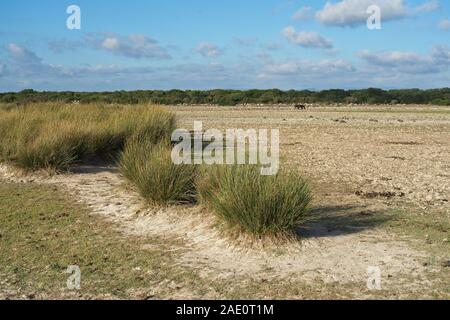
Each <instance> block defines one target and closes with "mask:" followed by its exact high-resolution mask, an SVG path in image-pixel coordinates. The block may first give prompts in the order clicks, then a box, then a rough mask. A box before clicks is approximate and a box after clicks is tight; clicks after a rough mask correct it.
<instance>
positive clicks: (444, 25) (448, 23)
mask: <svg viewBox="0 0 450 320" xmlns="http://www.w3.org/2000/svg"><path fill="white" fill-rule="evenodd" d="M439 28H440V29H442V30H450V20H449V19H444V20H442V21H441V22H439Z"/></svg>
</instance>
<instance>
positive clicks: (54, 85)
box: [0, 0, 450, 92]
mask: <svg viewBox="0 0 450 320" xmlns="http://www.w3.org/2000/svg"><path fill="white" fill-rule="evenodd" d="M373 4H375V5H377V6H378V8H379V9H380V12H381V30H369V29H368V28H367V23H366V21H367V18H368V17H369V15H370V14H368V13H367V12H366V9H367V8H368V7H369V6H370V5H373ZM69 5H77V6H78V7H79V8H80V9H81V29H80V30H69V29H68V28H67V27H66V20H67V18H68V17H69V14H67V13H66V9H67V7H68V6H69ZM448 86H450V4H449V3H448V1H438V0H410V1H407V0H333V1H330V2H328V3H327V2H326V1H306V0H303V1H283V0H278V1H277V0H239V1H238V0H227V1H225V0H223V1H219V0H214V1H213V0H191V1H185V0H184V1H183V0H166V1H149V0H147V1H144V0H131V1H122V0H110V1H106V0H95V1H92V0H89V1H88V0H72V1H60V0H58V1H56V0H53V1H52V0H41V1H31V0H29V1H24V0H15V1H1V2H0V91H2V92H4V91H18V90H22V89H24V88H33V89H36V90H73V91H97V90H100V91H103V90H132V89H172V88H178V89H212V88H230V89H251V88H261V89H264V88H280V89H327V88H344V89H349V88H365V87H380V88H410V87H419V88H435V87H448Z"/></svg>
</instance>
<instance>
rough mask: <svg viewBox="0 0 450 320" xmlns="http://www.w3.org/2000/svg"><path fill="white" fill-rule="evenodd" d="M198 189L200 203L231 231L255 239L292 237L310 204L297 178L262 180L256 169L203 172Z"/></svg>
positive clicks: (222, 168) (226, 168)
mask: <svg viewBox="0 0 450 320" xmlns="http://www.w3.org/2000/svg"><path fill="white" fill-rule="evenodd" d="M197 188H198V192H199V195H200V200H201V201H202V202H203V203H204V204H205V205H206V206H207V207H209V208H210V209H212V210H213V211H214V212H215V213H216V214H217V215H219V216H220V217H222V218H224V219H225V221H226V222H227V224H228V225H229V226H230V227H238V228H240V229H242V230H243V231H245V232H247V233H250V234H252V235H256V236H264V235H280V234H289V233H291V232H292V231H293V230H294V228H295V227H296V226H297V225H298V224H300V223H301V222H303V221H304V220H305V218H306V217H307V212H308V208H309V204H310V202H311V192H310V189H309V187H308V184H307V182H306V181H305V180H304V179H302V178H301V177H300V176H299V175H298V174H294V173H279V174H278V175H275V176H262V175H260V167H258V166H255V165H234V166H212V167H209V168H206V169H205V170H204V172H203V174H202V177H201V179H199V182H198V184H197Z"/></svg>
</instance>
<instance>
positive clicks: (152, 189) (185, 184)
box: [120, 139, 197, 205]
mask: <svg viewBox="0 0 450 320" xmlns="http://www.w3.org/2000/svg"><path fill="white" fill-rule="evenodd" d="M120 170H121V172H122V174H123V175H124V176H125V177H126V178H127V179H128V180H129V181H131V182H132V183H133V184H134V185H135V186H136V187H137V188H138V190H139V192H140V193H141V195H142V196H143V197H144V198H145V199H147V200H148V201H149V202H151V203H155V204H160V205H165V204H173V203H189V202H194V201H195V198H196V191H195V179H196V177H197V167H196V166H194V165H187V164H181V165H176V164H174V163H173V162H172V159H171V147H170V144H169V143H166V142H160V143H158V144H157V145H154V144H152V143H151V142H148V141H141V140H139V139H133V140H130V141H129V142H128V143H127V145H126V147H125V150H124V152H123V153H122V156H121V159H120Z"/></svg>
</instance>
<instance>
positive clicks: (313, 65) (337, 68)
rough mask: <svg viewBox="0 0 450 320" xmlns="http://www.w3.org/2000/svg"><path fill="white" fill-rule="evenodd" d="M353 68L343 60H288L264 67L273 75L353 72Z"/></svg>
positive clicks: (318, 74) (309, 75)
mask: <svg viewBox="0 0 450 320" xmlns="http://www.w3.org/2000/svg"><path fill="white" fill-rule="evenodd" d="M354 71H355V68H354V67H353V66H352V65H351V64H350V63H348V62H347V61H345V60H342V59H337V60H320V61H310V60H290V61H286V62H282V63H272V64H269V65H267V66H266V67H265V72H266V73H267V74H274V75H299V74H302V75H306V76H307V77H311V76H319V77H322V76H323V75H326V74H332V73H341V72H354Z"/></svg>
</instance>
